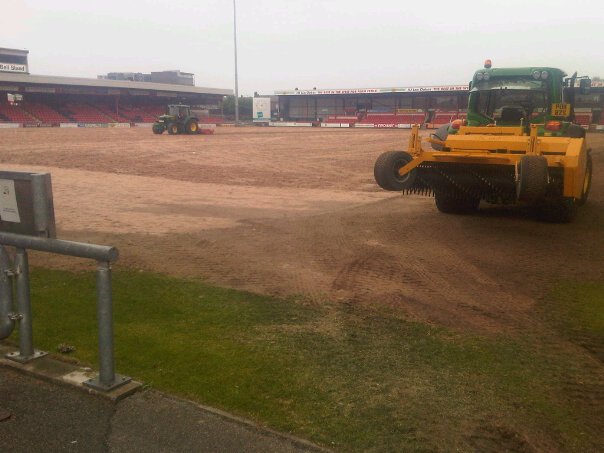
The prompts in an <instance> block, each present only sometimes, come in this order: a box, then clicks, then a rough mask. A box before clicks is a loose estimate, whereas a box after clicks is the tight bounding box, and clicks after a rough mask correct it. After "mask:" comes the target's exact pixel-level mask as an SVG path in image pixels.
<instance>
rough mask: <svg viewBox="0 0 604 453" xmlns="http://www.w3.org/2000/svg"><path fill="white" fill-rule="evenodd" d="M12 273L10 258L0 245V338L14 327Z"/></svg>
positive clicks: (7, 334) (6, 335)
mask: <svg viewBox="0 0 604 453" xmlns="http://www.w3.org/2000/svg"><path fill="white" fill-rule="evenodd" d="M12 275H13V267H12V263H11V260H10V258H9V256H8V253H7V252H6V249H5V248H4V247H3V246H1V245H0V340H4V339H5V338H8V337H9V335H10V334H11V333H12V331H13V329H14V328H15V320H14V318H13V316H14V314H13V312H12V311H13V282H12V280H11V278H12Z"/></svg>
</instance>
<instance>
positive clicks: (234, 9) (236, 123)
mask: <svg viewBox="0 0 604 453" xmlns="http://www.w3.org/2000/svg"><path fill="white" fill-rule="evenodd" d="M233 34H234V37H233V38H234V41H235V126H238V125H239V76H238V74H237V3H236V0H233Z"/></svg>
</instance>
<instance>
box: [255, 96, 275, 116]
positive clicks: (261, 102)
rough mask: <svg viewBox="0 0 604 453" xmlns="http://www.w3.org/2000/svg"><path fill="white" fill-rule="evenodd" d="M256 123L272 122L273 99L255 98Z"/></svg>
mask: <svg viewBox="0 0 604 453" xmlns="http://www.w3.org/2000/svg"><path fill="white" fill-rule="evenodd" d="M253 107H254V112H253V115H254V116H253V119H254V122H269V121H270V120H271V98H254V102H253Z"/></svg>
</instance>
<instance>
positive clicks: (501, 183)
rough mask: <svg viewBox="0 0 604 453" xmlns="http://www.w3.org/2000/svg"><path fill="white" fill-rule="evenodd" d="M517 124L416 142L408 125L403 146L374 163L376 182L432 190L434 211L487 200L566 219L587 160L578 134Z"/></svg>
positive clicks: (460, 209) (588, 167)
mask: <svg viewBox="0 0 604 453" xmlns="http://www.w3.org/2000/svg"><path fill="white" fill-rule="evenodd" d="M539 126H542V125H537V124H531V125H530V135H526V133H525V132H524V131H525V128H524V127H523V126H517V127H516V126H512V127H499V126H492V127H484V126H483V127H467V126H460V127H458V131H457V133H456V134H454V135H448V136H447V137H446V139H445V140H440V139H439V138H436V137H432V138H428V139H427V140H426V141H427V142H430V143H431V144H432V145H433V147H434V148H436V149H439V150H440V151H426V150H424V149H423V148H422V143H421V138H420V135H419V126H418V125H414V126H413V128H412V133H411V137H410V139H409V146H408V149H407V151H389V152H386V153H383V154H382V155H381V156H380V157H379V158H378V159H377V161H376V163H375V167H374V175H375V179H376V182H377V183H378V185H379V186H380V187H382V188H383V189H385V190H395V191H403V192H405V193H408V194H409V193H411V194H421V195H430V196H431V195H434V197H435V200H436V206H437V208H438V209H439V210H440V211H441V212H445V213H456V214H465V213H471V212H474V211H476V210H477V209H478V206H479V204H480V201H481V200H484V201H486V202H489V203H501V204H512V203H523V204H530V205H533V206H535V207H538V208H539V209H540V210H541V211H542V213H543V214H544V215H545V217H547V218H548V219H550V220H552V221H558V222H568V221H571V220H572V219H573V217H574V216H575V213H576V208H577V207H578V206H580V205H582V204H584V203H585V201H586V200H587V197H588V194H589V189H590V185H591V173H592V164H591V156H590V155H589V150H588V149H587V148H586V144H585V139H584V138H570V137H545V136H538V127H539Z"/></svg>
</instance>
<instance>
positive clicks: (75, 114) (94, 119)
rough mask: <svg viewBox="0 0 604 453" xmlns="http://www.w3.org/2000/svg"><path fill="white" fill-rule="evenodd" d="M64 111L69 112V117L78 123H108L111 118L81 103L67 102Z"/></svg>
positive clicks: (111, 120)
mask: <svg viewBox="0 0 604 453" xmlns="http://www.w3.org/2000/svg"><path fill="white" fill-rule="evenodd" d="M65 111H66V112H69V115H68V116H69V117H70V118H73V119H74V120H75V121H77V122H79V123H110V122H114V120H113V118H111V117H109V116H107V115H105V114H104V113H103V112H101V111H100V110H98V108H95V107H92V106H90V105H88V104H85V103H83V102H69V103H66V104H65Z"/></svg>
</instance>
